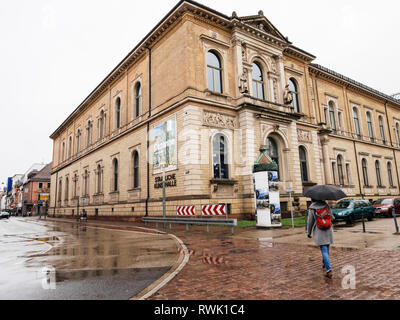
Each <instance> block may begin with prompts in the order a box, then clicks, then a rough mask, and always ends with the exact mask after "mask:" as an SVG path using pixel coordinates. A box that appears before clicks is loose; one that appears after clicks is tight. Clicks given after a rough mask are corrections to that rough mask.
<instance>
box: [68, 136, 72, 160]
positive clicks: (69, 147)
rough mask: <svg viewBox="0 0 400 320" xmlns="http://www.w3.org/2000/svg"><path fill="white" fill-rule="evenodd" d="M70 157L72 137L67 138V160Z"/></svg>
mask: <svg viewBox="0 0 400 320" xmlns="http://www.w3.org/2000/svg"><path fill="white" fill-rule="evenodd" d="M71 156H72V137H69V141H68V159H69V158H71Z"/></svg>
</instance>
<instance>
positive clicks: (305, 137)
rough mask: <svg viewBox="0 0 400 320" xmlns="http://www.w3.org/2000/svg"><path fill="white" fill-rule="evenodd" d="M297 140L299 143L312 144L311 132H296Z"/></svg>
mask: <svg viewBox="0 0 400 320" xmlns="http://www.w3.org/2000/svg"><path fill="white" fill-rule="evenodd" d="M297 139H298V140H299V142H307V143H312V137H311V132H310V131H307V130H301V129H299V130H297Z"/></svg>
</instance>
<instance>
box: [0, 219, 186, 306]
mask: <svg viewBox="0 0 400 320" xmlns="http://www.w3.org/2000/svg"><path fill="white" fill-rule="evenodd" d="M178 256H179V253H178V252H177V245H176V242H175V241H174V240H173V239H172V238H170V237H169V236H168V235H162V234H151V233H139V232H132V231H121V230H109V229H105V228H96V227H90V226H82V225H79V224H75V223H55V222H49V221H46V222H44V221H40V222H39V221H37V220H34V219H18V218H15V219H10V221H9V222H8V223H7V224H2V223H0V268H1V271H2V272H1V274H0V299H129V298H130V297H132V296H134V295H135V294H137V293H138V292H140V291H142V290H143V289H144V288H146V287H147V286H148V285H149V284H151V283H152V282H153V281H155V280H156V279H158V278H159V277H161V276H162V275H163V274H164V273H165V272H167V271H169V270H170V269H171V266H172V265H173V264H174V263H175V262H176V261H177V259H178ZM43 268H48V269H49V270H55V281H56V289H55V290H44V289H43V285H42V284H43V281H44V278H45V277H46V275H44V274H43V272H42V271H43Z"/></svg>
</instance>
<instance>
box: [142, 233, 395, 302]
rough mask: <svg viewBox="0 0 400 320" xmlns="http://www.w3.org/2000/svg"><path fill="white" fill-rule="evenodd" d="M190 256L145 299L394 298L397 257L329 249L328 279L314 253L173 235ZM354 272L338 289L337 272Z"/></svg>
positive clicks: (225, 237)
mask: <svg viewBox="0 0 400 320" xmlns="http://www.w3.org/2000/svg"><path fill="white" fill-rule="evenodd" d="M172 233H174V234H175V235H176V236H178V237H179V238H180V239H182V240H183V241H184V243H185V245H186V246H187V247H188V249H189V250H190V251H189V253H190V254H192V255H191V258H190V261H189V262H188V264H187V265H186V266H185V268H184V269H183V270H182V271H181V272H180V273H179V274H178V275H177V276H176V277H175V278H174V279H173V280H172V281H171V282H170V283H168V284H167V285H166V286H165V287H164V288H162V289H161V290H160V291H159V292H157V293H156V294H155V295H154V296H152V297H151V298H150V300H161V299H162V300H224V299H225V300H233V299H235V300H303V299H306V300H321V299H323V300H339V299H345V300H353V299H356V300H360V299H379V300H383V299H385V300H386V299H400V253H399V252H396V251H383V250H381V251H375V250H371V249H369V250H357V249H343V248H332V254H331V257H332V265H333V271H334V279H332V280H329V279H327V278H325V277H324V273H323V270H322V258H321V254H320V251H319V248H316V247H314V246H309V245H301V244H300V245H299V244H287V243H271V242H268V241H258V240H253V239H240V238H238V237H232V236H231V235H229V234H228V233H223V232H222V233H221V232H218V231H216V232H215V231H214V232H211V233H210V234H207V233H205V232H204V230H200V229H197V230H194V229H192V230H191V231H190V232H185V231H184V230H179V231H176V230H173V231H172ZM346 265H352V266H354V267H355V270H356V280H357V283H356V289H355V290H351V289H350V290H344V289H343V288H342V279H343V277H344V274H342V273H341V271H342V268H343V267H344V266H346Z"/></svg>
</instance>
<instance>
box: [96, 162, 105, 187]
mask: <svg viewBox="0 0 400 320" xmlns="http://www.w3.org/2000/svg"><path fill="white" fill-rule="evenodd" d="M96 173H97V193H98V194H100V193H101V192H102V188H103V174H102V169H101V165H100V164H99V165H97V170H96Z"/></svg>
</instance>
